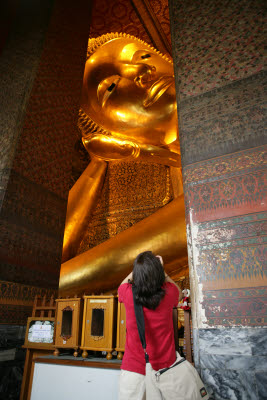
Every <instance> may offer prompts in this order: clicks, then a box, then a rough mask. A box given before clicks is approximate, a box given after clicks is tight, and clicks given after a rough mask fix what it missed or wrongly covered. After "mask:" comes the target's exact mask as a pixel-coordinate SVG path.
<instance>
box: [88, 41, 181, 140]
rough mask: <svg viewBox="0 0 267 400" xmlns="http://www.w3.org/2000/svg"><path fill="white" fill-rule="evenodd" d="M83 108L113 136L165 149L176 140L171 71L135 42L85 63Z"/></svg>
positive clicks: (104, 49)
mask: <svg viewBox="0 0 267 400" xmlns="http://www.w3.org/2000/svg"><path fill="white" fill-rule="evenodd" d="M81 106H82V108H83V110H84V111H85V112H86V113H87V115H88V116H89V117H90V118H91V119H92V120H93V121H94V122H96V123H97V124H98V125H100V126H101V127H102V128H104V129H106V130H108V131H110V132H111V133H112V134H113V135H114V136H121V137H128V138H131V139H133V140H134V141H136V142H139V143H145V144H153V145H156V146H162V145H166V144H170V143H172V142H173V141H174V140H175V139H176V138H177V135H178V128H177V111H176V98H175V87H174V76H173V65H172V63H171V62H169V61H168V60H165V59H164V58H163V57H162V56H161V55H159V54H157V52H156V51H154V50H152V49H150V48H149V46H148V45H146V44H144V43H141V42H139V41H138V40H135V39H132V38H115V39H112V40H110V41H109V42H106V43H105V44H103V45H102V46H100V47H99V48H98V49H97V50H96V52H95V53H94V54H93V55H92V56H91V57H90V58H89V59H88V60H87V62H86V65H85V72H84V81H83V91H82V102H81Z"/></svg>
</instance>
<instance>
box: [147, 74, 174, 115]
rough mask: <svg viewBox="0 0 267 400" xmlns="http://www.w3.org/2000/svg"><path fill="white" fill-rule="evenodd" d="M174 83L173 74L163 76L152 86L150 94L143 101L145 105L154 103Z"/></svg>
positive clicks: (148, 105)
mask: <svg viewBox="0 0 267 400" xmlns="http://www.w3.org/2000/svg"><path fill="white" fill-rule="evenodd" d="M172 84H174V77H173V76H162V77H160V78H159V79H158V80H157V81H156V82H154V83H153V85H152V86H151V87H150V89H149V91H148V94H147V96H146V98H145V100H144V102H143V106H144V107H150V106H151V105H152V104H154V103H155V102H156V101H157V100H158V99H159V98H160V96H162V95H163V93H165V92H166V90H167V89H168V88H169V87H170V86H171V85H172Z"/></svg>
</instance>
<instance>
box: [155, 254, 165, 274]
mask: <svg viewBox="0 0 267 400" xmlns="http://www.w3.org/2000/svg"><path fill="white" fill-rule="evenodd" d="M156 257H157V258H158V259H159V261H160V262H161V265H162V266H163V259H162V257H161V256H159V255H158V256H156ZM165 275H166V274H165Z"/></svg>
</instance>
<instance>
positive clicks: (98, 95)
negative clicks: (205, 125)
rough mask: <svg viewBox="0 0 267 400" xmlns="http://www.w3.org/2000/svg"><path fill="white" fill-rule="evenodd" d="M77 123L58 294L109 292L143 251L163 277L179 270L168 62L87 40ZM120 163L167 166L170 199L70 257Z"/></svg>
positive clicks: (179, 218)
mask: <svg viewBox="0 0 267 400" xmlns="http://www.w3.org/2000/svg"><path fill="white" fill-rule="evenodd" d="M78 125H79V128H80V130H81V132H82V136H83V139H82V140H83V144H84V147H85V148H86V150H87V151H88V153H89V155H90V158H91V161H90V163H89V165H88V167H87V168H86V170H85V171H84V172H83V174H82V175H81V176H80V178H79V179H78V181H77V182H76V183H75V184H74V186H73V187H72V189H71V191H70V193H69V199H68V208H67V217H66V225H65V233H64V243H63V254H62V262H63V264H62V265H61V272H60V282H59V293H60V295H61V296H66V295H73V294H82V293H85V292H86V293H90V292H94V293H97V292H100V291H101V292H105V291H108V290H111V289H114V288H116V287H117V286H118V285H119V283H120V282H121V281H122V279H123V278H124V277H125V276H126V275H127V273H129V271H130V270H131V268H132V264H133V260H134V259H135V257H136V256H137V255H138V254H139V253H140V252H142V251H145V250H151V251H153V252H154V254H160V255H161V256H162V257H163V259H164V264H165V269H166V271H167V272H168V273H170V274H171V273H172V272H173V271H177V270H179V268H182V267H184V266H185V265H187V246H186V227H185V215H184V198H183V188H182V179H181V159H180V147H179V138H178V121H177V105H176V95H175V83H174V73H173V63H172V61H171V59H170V58H169V57H168V56H166V55H163V54H161V53H160V52H158V51H157V50H155V49H154V48H153V47H151V46H150V45H148V44H147V43H145V42H143V41H142V40H140V39H138V38H135V37H133V36H130V35H127V34H118V33H111V34H107V35H103V36H101V37H99V38H96V39H89V43H88V53H87V61H86V65H85V71H84V80H83V88H82V99H81V109H80V114H79V122H78ZM123 162H128V163H143V164H144V165H148V163H153V164H157V165H162V166H167V167H166V168H168V169H169V170H170V177H171V186H172V192H173V196H172V198H171V199H170V201H168V202H167V204H165V205H163V206H162V207H161V208H160V209H158V210H156V211H155V212H154V213H152V214H151V215H150V216H148V217H146V218H144V219H142V220H141V221H139V222H137V223H135V224H134V225H133V226H131V227H129V228H128V229H126V230H124V231H122V232H120V233H119V234H117V235H115V236H114V237H111V238H109V239H108V240H106V241H104V242H103V243H100V244H98V245H97V246H95V247H93V248H90V249H89V250H87V251H85V252H83V253H82V254H78V249H79V246H80V244H81V241H82V239H83V237H84V235H85V232H86V230H87V229H88V223H89V221H90V218H91V217H92V213H93V211H94V208H95V204H96V202H97V200H98V198H99V196H101V191H102V190H103V183H104V179H105V175H106V170H107V166H108V165H114V164H115V163H117V164H118V163H123ZM149 165H150V164H149ZM77 254H78V255H77Z"/></svg>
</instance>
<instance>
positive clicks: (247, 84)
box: [170, 0, 267, 399]
mask: <svg viewBox="0 0 267 400" xmlns="http://www.w3.org/2000/svg"><path fill="white" fill-rule="evenodd" d="M262 5H263V3H262V2H261V1H257V0H256V1H251V2H246V1H232V2H231V3H229V2H225V1H221V0H218V1H213V0H212V1H210V0H203V1H197V2H196V1H188V2H184V1H179V0H178V1H173V0H172V1H171V2H170V18H171V28H172V48H173V58H174V67H175V76H176V88H177V102H178V116H179V129H180V140H181V152H182V165H183V180H184V191H185V203H186V218H187V239H188V251H189V264H190V268H189V269H190V281H191V289H192V293H193V295H192V303H193V328H194V329H193V330H194V350H195V362H196V365H197V366H198V368H199V369H200V370H201V374H202V377H203V379H204V380H205V382H207V383H208V384H210V386H211V388H212V389H213V391H214V393H215V396H216V399H241V398H250V399H263V398H265V397H266V384H267V382H266V376H267V374H266V368H267V362H266V361H267V345H266V317H267V316H266V269H265V268H266V255H265V251H266V247H265V244H264V243H265V236H264V235H265V234H266V215H267V214H266V186H265V182H266V165H265V164H264V154H265V151H266V147H265V146H264V144H265V143H266V137H265V136H264V126H263V123H264V122H263V118H264V112H263V102H264V93H263V90H264V89H263V88H264V82H265V75H264V72H263V14H264V13H263V8H262ZM264 388H265V389H264Z"/></svg>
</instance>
